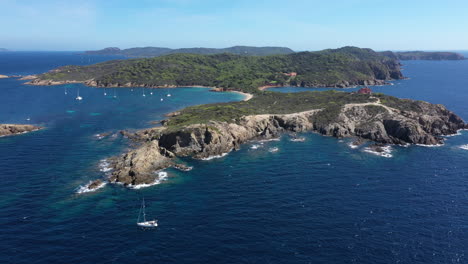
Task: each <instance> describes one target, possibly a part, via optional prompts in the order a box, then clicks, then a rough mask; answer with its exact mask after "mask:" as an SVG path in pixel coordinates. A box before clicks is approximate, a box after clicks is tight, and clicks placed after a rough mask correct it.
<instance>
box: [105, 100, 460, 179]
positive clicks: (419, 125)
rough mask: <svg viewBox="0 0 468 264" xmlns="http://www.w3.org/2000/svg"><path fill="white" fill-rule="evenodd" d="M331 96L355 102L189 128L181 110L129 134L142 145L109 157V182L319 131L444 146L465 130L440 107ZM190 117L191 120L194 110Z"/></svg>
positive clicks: (386, 141)
mask: <svg viewBox="0 0 468 264" xmlns="http://www.w3.org/2000/svg"><path fill="white" fill-rule="evenodd" d="M322 93H326V92H322ZM312 94H313V93H312ZM329 94H330V93H329ZM331 94H337V95H336V96H337V98H336V99H338V100H339V98H338V96H344V97H350V98H347V99H346V100H348V101H351V102H350V103H345V104H341V105H333V104H332V105H322V107H318V106H319V105H318V104H315V105H313V104H310V105H309V107H310V108H311V109H310V110H307V111H302V112H296V113H288V114H257V115H242V116H239V117H237V118H234V119H229V120H224V121H223V120H209V121H205V122H200V123H198V122H196V123H195V124H188V123H187V125H180V124H182V123H183V122H182V123H181V121H180V120H178V118H179V119H180V118H182V119H184V120H185V118H186V117H184V115H187V112H185V113H184V110H182V111H181V112H178V113H175V114H174V115H173V117H171V118H170V119H168V120H166V121H165V122H163V124H164V126H162V127H157V128H151V129H145V130H142V131H139V132H136V133H126V135H127V136H129V137H130V138H131V139H132V140H134V141H136V142H139V143H140V146H139V147H138V148H136V149H134V150H131V151H130V152H128V153H125V154H123V155H121V156H119V157H114V158H112V159H110V160H111V164H112V167H113V172H112V175H111V176H110V178H109V181H111V182H120V183H123V184H125V185H135V184H143V183H146V184H148V183H151V182H153V181H154V180H155V178H157V175H156V174H155V171H158V170H161V169H164V168H167V167H171V166H176V164H177V157H188V156H189V157H193V158H195V159H205V158H209V157H213V156H220V155H223V154H225V153H228V152H230V151H232V150H236V149H239V148H240V147H241V145H242V144H243V143H246V142H248V141H250V140H257V139H271V138H276V137H278V136H280V135H281V134H283V133H288V132H317V133H320V134H322V135H326V136H333V137H337V138H343V137H356V138H358V139H363V140H369V141H373V142H376V143H382V144H398V145H406V144H422V145H437V144H441V143H443V138H442V137H441V136H443V135H451V134H455V133H457V130H459V129H464V128H467V125H466V124H465V123H464V122H463V120H462V119H461V118H459V117H458V116H457V115H455V114H454V113H452V112H451V111H449V110H447V109H446V108H445V107H444V106H442V105H434V104H430V103H427V102H421V101H412V100H402V99H397V98H394V97H389V96H384V95H376V96H369V97H366V98H363V97H361V98H358V99H356V98H352V97H356V95H355V94H348V93H337V92H332V93H331ZM352 101H354V102H352ZM205 108H209V107H205ZM312 108H315V109H312ZM232 110H233V109H232ZM207 111H213V108H212V109H209V110H207ZM233 111H235V110H233ZM189 113H190V115H191V116H192V117H193V113H194V111H193V109H192V110H189ZM198 114H199V115H204V114H203V113H202V112H198ZM195 120H198V121H199V120H200V119H195Z"/></svg>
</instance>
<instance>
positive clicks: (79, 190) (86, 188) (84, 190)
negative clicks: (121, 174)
mask: <svg viewBox="0 0 468 264" xmlns="http://www.w3.org/2000/svg"><path fill="white" fill-rule="evenodd" d="M93 182H94V181H90V182H88V183H87V184H86V185H81V186H80V187H78V188H77V189H76V193H78V194H82V193H89V192H94V191H97V190H99V189H101V188H103V187H104V186H106V183H105V182H102V183H100V184H99V185H98V186H96V187H94V188H92V189H90V188H89V187H90V185H91V184H93Z"/></svg>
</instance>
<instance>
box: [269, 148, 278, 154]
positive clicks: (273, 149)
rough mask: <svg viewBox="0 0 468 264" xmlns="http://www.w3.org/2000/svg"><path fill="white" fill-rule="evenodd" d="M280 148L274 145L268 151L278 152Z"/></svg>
mask: <svg viewBox="0 0 468 264" xmlns="http://www.w3.org/2000/svg"><path fill="white" fill-rule="evenodd" d="M278 150H279V148H277V147H273V148H269V149H268V151H269V152H272V153H273V152H278Z"/></svg>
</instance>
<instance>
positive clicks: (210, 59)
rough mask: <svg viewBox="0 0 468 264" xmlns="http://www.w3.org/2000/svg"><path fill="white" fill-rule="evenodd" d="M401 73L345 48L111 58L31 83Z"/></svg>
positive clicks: (246, 81) (236, 85) (309, 82)
mask: <svg viewBox="0 0 468 264" xmlns="http://www.w3.org/2000/svg"><path fill="white" fill-rule="evenodd" d="M402 77H403V76H402V74H401V72H400V64H399V63H398V61H397V60H394V59H391V58H388V57H386V56H382V55H380V54H379V53H377V52H374V51H373V50H371V49H360V48H356V47H344V48H340V49H333V50H332V49H329V50H323V51H318V52H298V53H291V54H286V55H271V56H240V55H235V54H229V53H223V54H215V55H198V54H186V53H183V54H170V55H166V56H160V57H154V58H145V59H129V60H115V61H107V62H103V63H98V64H94V65H89V66H65V67H61V68H58V69H56V70H53V71H50V72H48V73H46V74H42V75H39V76H38V79H36V80H33V81H32V83H34V84H39V85H40V84H43V85H48V84H51V81H53V82H56V83H55V84H58V83H57V82H67V81H68V82H69V81H76V82H83V83H86V84H87V85H91V86H99V87H119V86H122V87H131V86H145V87H168V86H193V85H202V86H210V87H219V88H223V89H233V90H241V91H245V92H256V91H257V88H258V87H260V86H264V85H292V86H320V87H348V86H352V85H374V84H383V83H385V81H386V80H390V79H400V78H402Z"/></svg>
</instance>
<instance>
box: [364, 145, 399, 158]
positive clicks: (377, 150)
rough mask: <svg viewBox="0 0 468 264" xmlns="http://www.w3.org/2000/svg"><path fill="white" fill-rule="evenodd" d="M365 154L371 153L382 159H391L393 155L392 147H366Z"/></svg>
mask: <svg viewBox="0 0 468 264" xmlns="http://www.w3.org/2000/svg"><path fill="white" fill-rule="evenodd" d="M363 150H364V152H367V153H371V154H374V155H377V156H380V157H385V158H391V157H393V155H392V151H393V149H392V147H391V146H384V147H365V148H364V149H363Z"/></svg>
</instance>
